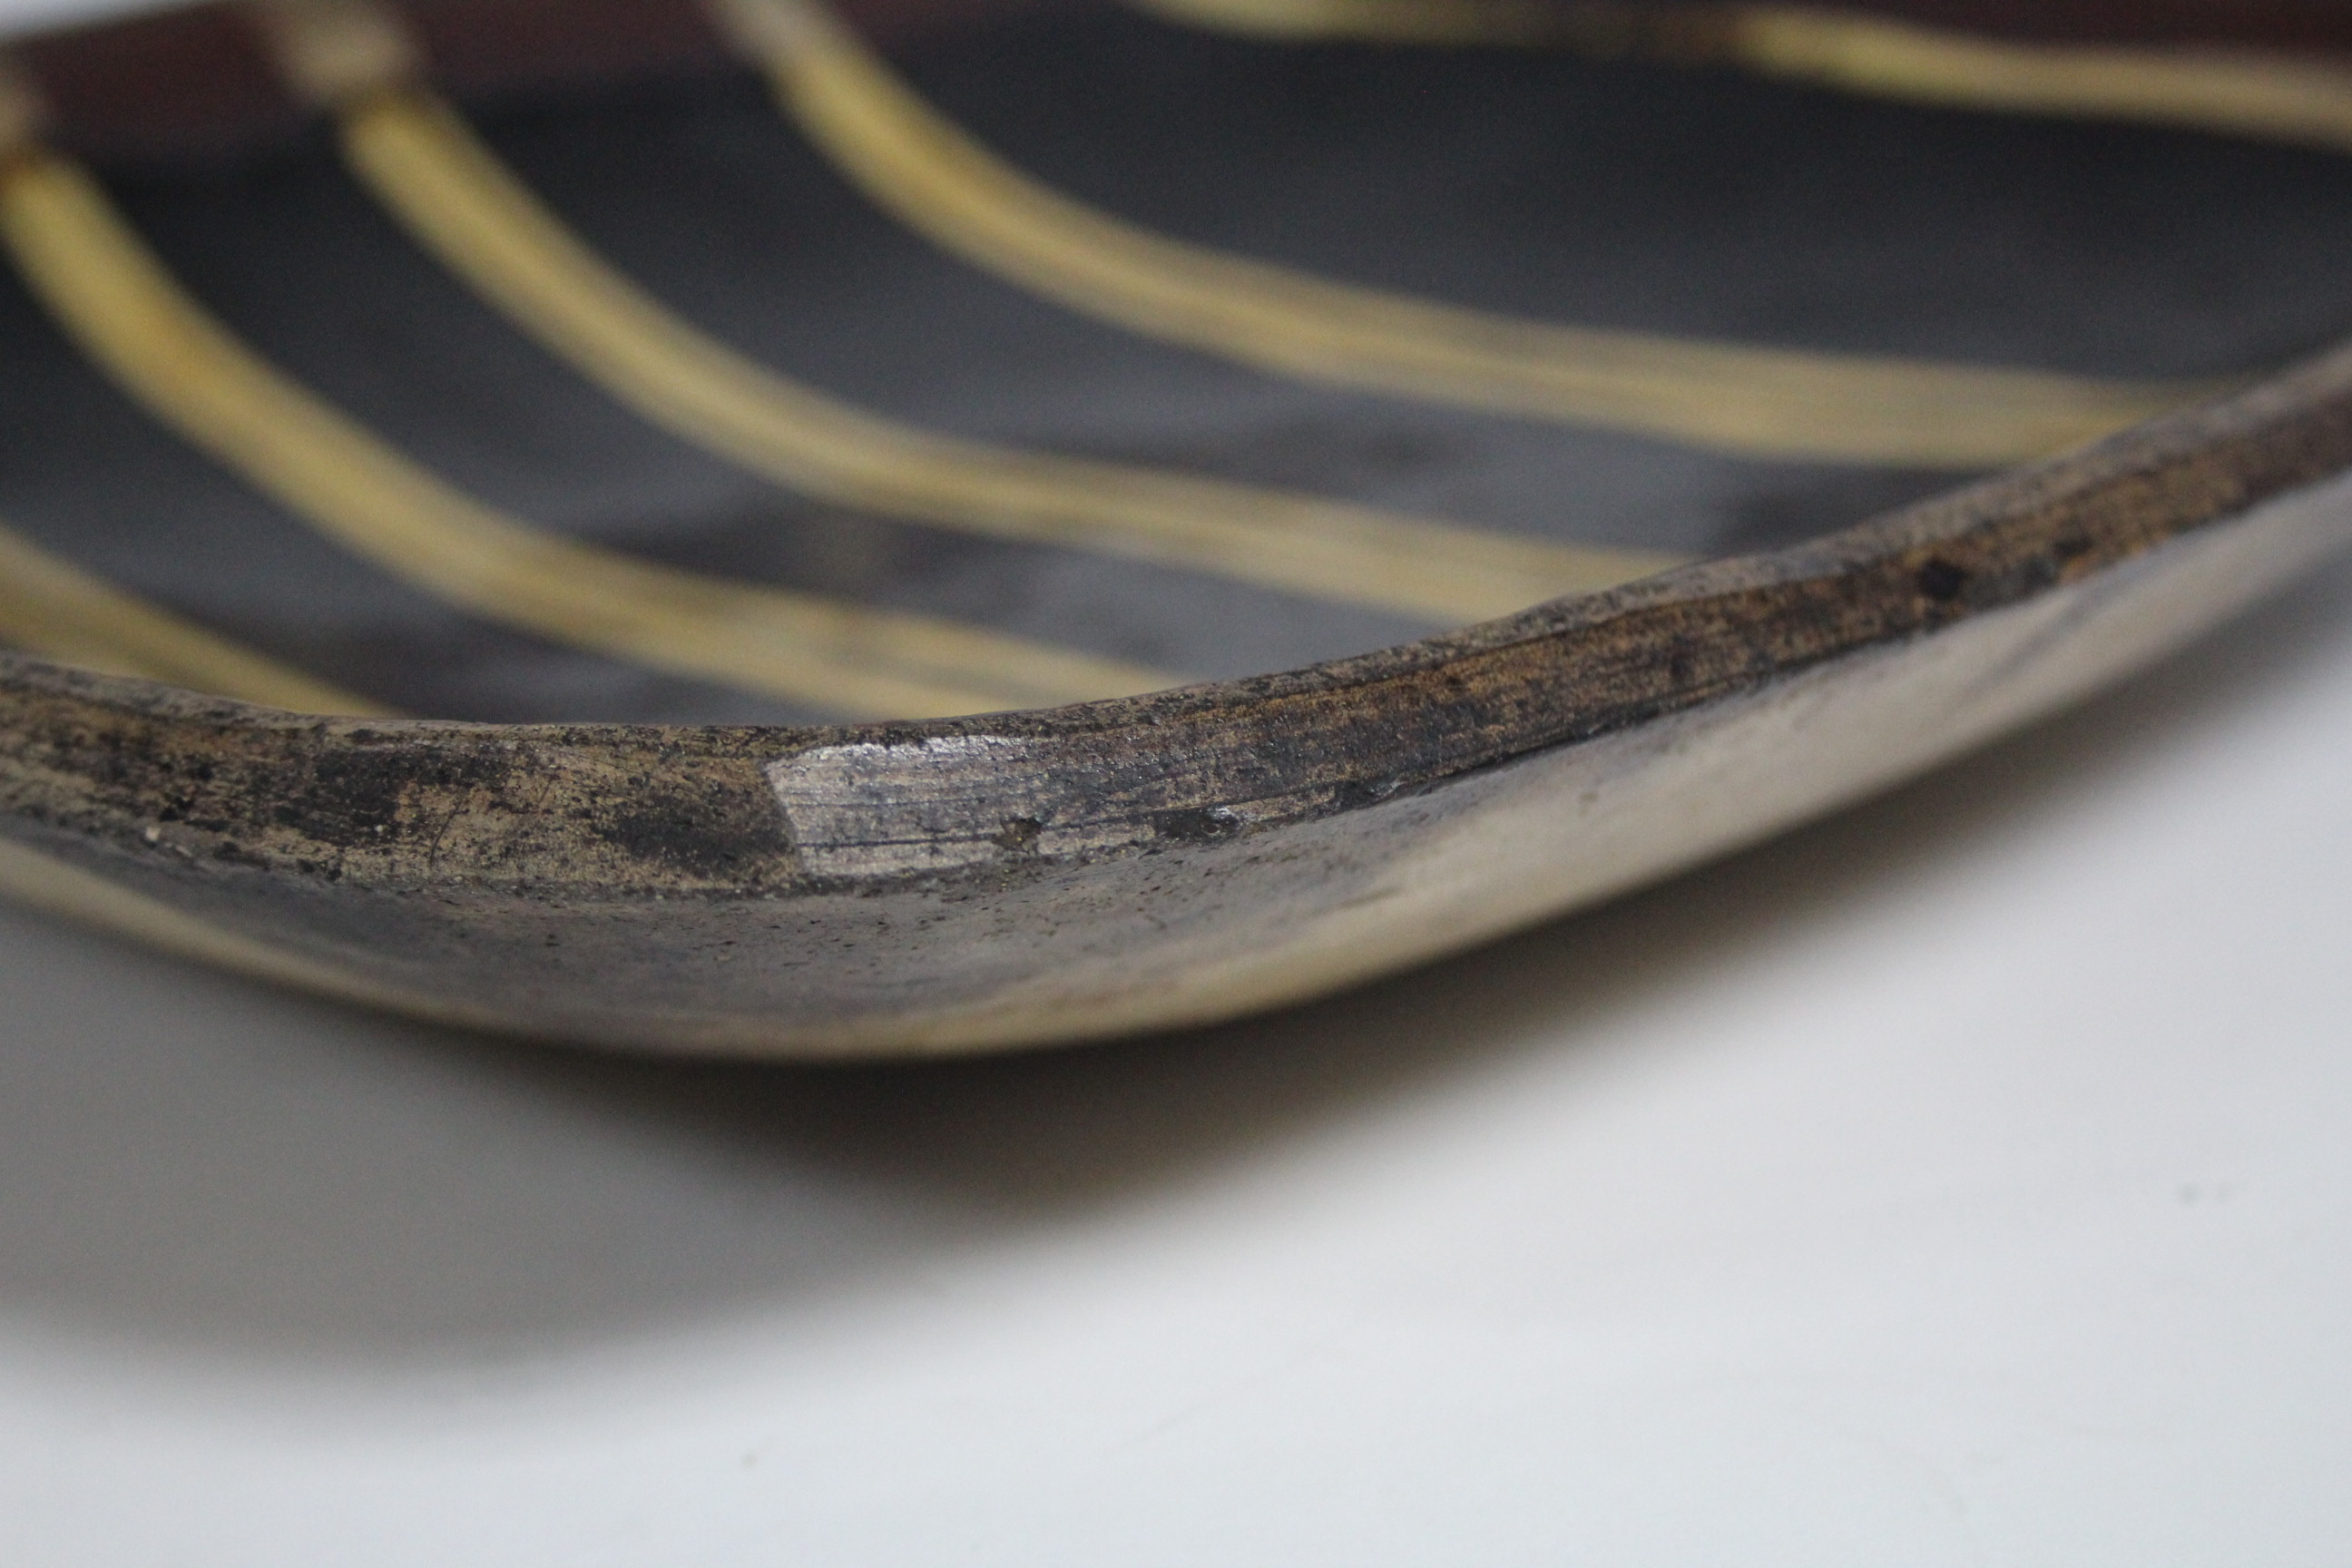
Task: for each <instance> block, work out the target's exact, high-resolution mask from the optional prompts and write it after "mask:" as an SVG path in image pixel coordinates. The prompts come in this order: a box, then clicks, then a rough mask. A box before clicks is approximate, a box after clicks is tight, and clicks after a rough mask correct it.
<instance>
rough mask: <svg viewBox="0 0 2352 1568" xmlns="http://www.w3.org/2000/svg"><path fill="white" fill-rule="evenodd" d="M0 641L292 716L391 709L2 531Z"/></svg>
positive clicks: (9, 531) (68, 661) (9, 530)
mask: <svg viewBox="0 0 2352 1568" xmlns="http://www.w3.org/2000/svg"><path fill="white" fill-rule="evenodd" d="M0 642H5V643H7V644H8V645H9V646H11V647H20V648H23V649H25V650H26V652H28V653H37V654H40V655H43V656H44V657H46V658H54V659H57V660H58V661H60V662H62V663H65V664H76V665H80V666H81V667H83V668H86V669H95V670H100V671H102V672H103V673H105V674H108V675H137V676H143V677H145V678H146V679H150V680H164V681H169V682H171V683H172V684H173V685H174V686H184V687H187V688H189V689H191V690H195V691H205V692H210V693H212V694H213V695H215V696H216V697H235V698H238V699H240V700H244V701H247V702H259V703H262V704H264V705H265V706H268V707H271V708H286V709H290V710H293V711H295V712H297V713H339V714H350V715H361V714H368V715H380V714H384V713H389V712H390V711H391V710H390V709H388V708H386V707H384V705H383V704H382V703H380V702H375V701H372V700H369V699H367V698H365V697H361V696H358V695H356V694H354V693H352V692H349V691H345V690H342V689H340V688H338V687H334V686H331V685H329V684H328V683H327V682H325V681H323V680H317V679H312V678H311V677H310V676H308V675H305V674H304V673H303V672H302V671H300V670H299V669H296V668H293V667H292V666H290V665H284V664H280V663H278V661H277V660H276V659H274V658H268V656H266V655H263V654H259V653H256V652H255V651H253V650H252V649H251V648H248V647H240V646H238V645H237V644H236V643H233V642H231V641H229V640H228V639H227V638H226V637H216V636H215V635H214V634H213V633H211V632H208V631H206V630H205V628H204V627H202V626H196V625H194V624H193V623H191V622H188V621H184V620H182V619H181V618H180V617H179V616H175V615H173V614H172V613H171V612H170V611H168V610H165V609H163V608H161V607H159V606H157V605H151V604H149V603H148V602H147V601H145V600H144V599H142V598H139V597H138V596H137V595H132V594H128V593H125V592H124V591H123V590H122V589H121V588H118V587H116V586H115V585H114V584H111V583H109V582H106V581H105V580H103V579H102V578H99V577H94V576H92V575H90V574H89V573H87V572H85V571H83V570H82V569H81V568H80V567H79V566H77V565H75V564H74V563H71V562H69V561H67V560H64V559H62V558H61V557H58V556H56V555H52V554H50V553H49V552H47V551H46V550H44V549H42V548H41V547H40V546H39V545H37V544H36V543H34V542H32V541H31V540H29V539H27V538H26V537H25V536H24V535H23V534H21V533H19V532H17V531H16V530H15V529H13V528H9V527H6V526H5V525H0Z"/></svg>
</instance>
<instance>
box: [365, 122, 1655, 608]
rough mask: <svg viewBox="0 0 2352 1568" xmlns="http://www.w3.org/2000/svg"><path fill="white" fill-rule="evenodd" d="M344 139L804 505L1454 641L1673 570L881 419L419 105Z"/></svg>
mask: <svg viewBox="0 0 2352 1568" xmlns="http://www.w3.org/2000/svg"><path fill="white" fill-rule="evenodd" d="M341 127H342V137H343V146H344V151H345V154H346V156H347V158H348V159H349V161H350V163H351V164H352V168H353V170H354V171H355V172H356V173H357V174H358V175H359V176H360V177H361V179H362V181H363V182H364V183H365V184H368V185H369V186H370V187H372V188H373V190H374V191H375V193H376V195H378V197H379V198H380V199H381V200H382V201H383V203H384V204H385V205H387V206H388V207H389V208H390V209H391V210H392V211H393V212H394V214H395V215H396V216H398V217H399V218H400V219H401V220H402V221H403V222H404V224H405V225H406V226H407V227H408V228H409V230H410V232H411V233H413V234H414V235H415V237H417V239H418V240H419V241H420V242H421V243H422V244H424V245H425V247H427V248H428V249H430V250H432V251H434V252H435V253H436V255H438V256H439V257H440V258H442V260H443V261H444V262H446V264H447V265H448V266H449V267H450V268H453V269H454V270H455V271H457V273H459V274H460V275H462V276H463V277H464V278H465V279H467V281H469V282H470V283H471V284H472V285H473V287H474V288H475V289H477V290H478V291H479V292H480V293H481V294H483V295H484V296H485V297H487V298H488V299H489V300H491V301H493V302H494V303H495V304H496V305H498V306H499V308H500V309H501V310H504V311H505V312H506V313H507V314H508V315H509V316H510V317H512V318H513V319H515V320H516V321H518V322H520V324H521V325H522V326H523V327H524V328H525V329H526V330H527V331H530V332H531V333H532V334H533V335H534V336H536V337H537V338H539V339H540V341H541V342H544V343H545V344H547V345H548V346H549V347H550V348H551V349H552V350H553V351H555V352H556V353H559V354H561V355H562V356H563V357H564V358H565V359H567V360H569V361H570V362H571V363H572V364H573V365H574V366H576V367H577V368H578V369H579V370H580V371H581V372H582V373H583V374H586V375H587V376H589V377H590V378H591V379H593V380H594V381H595V382H597V383H598V384H600V385H602V386H604V388H605V389H606V390H607V391H609V392H611V393H612V394H613V395H614V396H616V397H618V398H620V399H621V400H622V401H623V402H625V403H626V404H628V405H630V406H632V407H634V408H635V409H636V410H637V411H638V412H640V413H641V414H643V415H645V416H646V417H647V418H649V419H651V420H653V421H655V422H656V423H657V424H660V425H663V426H667V427H668V428H669V429H671V430H672V431H674V432H676V433H677V434H678V435H680V436H682V437H686V438H687V439H688V440H690V441H694V442H696V443H698V444H699V445H701V446H703V447H708V448H709V449H710V450H712V451H714V452H716V453H718V454H719V455H720V456H722V457H725V458H729V459H730V460H732V461H734V462H737V463H740V464H741V465H742V466H744V467H745V468H750V469H751V470H753V471H755V472H758V473H761V474H764V475H767V476H768V477H770V478H772V479H777V480H780V481H782V483H784V484H786V485H790V486H792V487H793V488H795V489H800V490H802V491H803V492H805V493H808V494H812V495H816V496H821V497H823V498H824V499H826V500H834V501H837V502H840V503H842V504H844V505H848V506H855V507H860V508H864V509H866V510H873V511H878V512H884V513H887V514H893V515H897V516H900V517H909V518H916V519H919V520H921V521H925V522H929V523H933V524H936V525H938V526H940V527H944V528H951V529H958V530H962V531H968V532H976V533H982V534H988V535H992V536H995V537H999V538H1007V539H1017V540H1023V541H1027V542H1035V543H1045V544H1058V545H1066V546H1071V547H1074V548H1079V549H1089V550H1097V551H1108V552H1115V553H1118V554H1120V555H1125V556H1129V557H1131V558H1134V559H1138V560H1143V561H1150V562H1154V563H1159V564H1161V565H1167V566H1174V567H1180V568H1183V569H1186V570H1189V571H1195V572H1205V573H1212V574H1218V575H1223V576H1227V577H1233V578H1238V579H1240V580H1242V581H1244V582H1248V583H1255V584H1260V585H1262V586H1265V587H1271V588H1276V589H1280V590H1283V591H1285V592H1287V593H1293V594H1306V595H1316V596H1319V597H1324V598H1331V599H1340V600H1346V601H1350V602H1354V603H1358V604H1364V605H1378V606H1381V607H1383V608H1387V609H1391V610H1401V611H1402V612H1404V613H1405V614H1407V615H1412V616H1421V617H1423V618H1425V619H1430V620H1435V621H1441V622H1444V623H1446V624H1449V625H1450V624H1453V623H1455V622H1460V621H1465V620H1483V619H1485V618H1486V617H1488V616H1501V615H1507V614H1510V613H1511V612H1513V611H1516V610H1520V609H1524V608H1526V607H1527V606H1528V605H1532V604H1535V603H1537V602H1538V601H1539V600H1544V599H1550V598H1556V597H1558V596H1559V595H1564V594H1575V593H1587V592H1591V591H1594V590H1597V589H1601V588H1606V587H1610V586H1612V585H1614V584H1619V583H1622V582H1627V581H1629V580H1631V579H1633V578H1636V577H1644V576H1648V575H1649V574H1652V573H1654V572H1659V571H1663V570H1664V569H1665V568H1667V567H1669V566H1672V565H1675V564H1678V563H1679V562H1680V561H1681V559H1682V558H1681V557H1678V556H1673V555H1665V554H1661V553H1658V552H1652V551H1638V550H1615V549H1608V548H1602V547H1578V546H1564V545H1559V544H1552V543H1549V542H1543V541H1539V540H1533V539H1514V538H1511V537H1509V536H1507V535H1503V534H1495V533H1488V532H1484V531H1477V530H1473V529H1469V528H1465V527H1460V526H1457V525H1454V524H1449V523H1445V522H1440V521H1434V520H1424V519H1420V518H1412V517H1406V516H1402V515H1400V514H1395V513H1391V512H1385V511H1381V510H1375V509H1372V508H1370V507H1360V506H1353V505H1349V504H1346V503H1343V502H1339V501H1332V500H1321V499H1318V498H1317V497H1313V496H1307V495H1297V494H1286V493H1283V492H1280V491H1275V490H1266V489H1255V488H1252V487H1249V486H1245V485H1239V484H1230V483H1226V482H1224V481H1222V480H1216V479H1202V478H1197V477H1194V476H1191V475H1185V474H1180V473H1174V472H1170V471H1166V470H1156V469H1150V468H1131V467H1127V466H1124V465H1119V464H1112V463H1098V462H1088V461H1083V460H1080V459H1076V458H1063V457H1056V456H1054V455H1051V454H1047V453H1041V452H1029V451H1023V450H1019V449H1016V448H1013V447H997V446H991V445H988V444H985V443H982V442H979V441H969V440H963V439H960V438H958V437H951V436H943V435H939V434H936V433H933V432H929V431H925V430H920V429H917V428H914V427H912V426H905V425H900V424H898V423H895V422H893V421H891V420H888V419H884V418H880V417H877V416H874V415H871V414H868V413H866V412H865V411H864V410H862V409H859V408H856V407H854V406H852V405H848V404H845V403H843V402H840V401H838V400H836V399H835V398H832V397H829V396H827V395H824V393H821V392H818V391H816V390H815V389H814V388H812V387H809V386H807V385H805V384H801V383H798V382H795V381H793V380H790V379H788V378H786V377H784V376H782V375H780V374H777V373H775V372H773V371H771V370H769V369H767V368H766V367H764V366H762V365H760V364H758V363H753V362H752V361H751V360H749V359H747V358H745V357H744V356H742V355H741V354H739V353H735V352H734V351H733V350H731V349H730V348H728V347H727V346H726V345H725V344H723V343H720V342H718V341H717V340H716V339H713V338H711V337H710V336H709V335H708V334H707V333H704V332H702V331H699V330H698V329H697V328H695V327H693V326H691V325H689V324H688V322H686V321H682V320H680V319H679V318H678V317H677V315H676V314H674V313H673V312H671V311H670V310H667V309H666V308H665V307H664V306H663V305H662V304H661V303H660V302H659V301H658V300H655V299H654V298H653V297H651V296H650V295H648V294H646V292H645V291H644V290H643V289H640V288H638V287H637V286H636V285H635V284H634V283H632V282H631V281H629V279H626V278H625V277H623V276H622V275H621V274H620V273H619V272H618V271H616V270H615V269H614V268H612V267H611V266H610V265H608V264H607V263H605V262H604V260H603V259H601V258H599V257H597V256H596V255H595V254H594V253H593V252H592V251H591V250H589V249H588V248H587V247H585V246H584V245H583V244H582V243H581V241H580V240H579V238H578V237H576V236H575V235H573V234H572V233H571V232H570V231H569V230H567V229H566V228H565V227H564V226H562V223H561V222H560V221H559V220H558V219H557V218H556V217H555V216H554V215H553V214H552V213H551V212H549V211H548V210H547V208H546V207H545V205H543V204H541V202H540V201H539V200H538V199H537V198H536V197H534V196H533V195H531V194H530V191H529V190H528V189H526V188H525V187H524V186H523V185H522V184H520V182H519V181H518V180H516V179H515V177H514V175H513V174H511V173H510V172H509V170H507V169H506V168H505V167H504V166H502V165H501V164H500V163H499V162H498V161H497V159H496V158H495V157H494V156H493V155H492V154H491V153H490V152H489V151H488V149H487V148H485V147H484V146H483V145H482V144H481V142H479V141H478V139H477V138H476V137H475V136H474V135H473V134H472V133H471V132H470V131H468V130H467V127H466V125H465V123H464V122H463V121H460V120H459V119H458V118H457V115H456V114H454V113H453V112H452V111H451V110H449V109H448V108H447V106H446V104H444V103H442V102H441V101H439V100H437V99H436V98H434V97H432V96H430V95H429V94H427V93H425V91H423V90H421V89H413V88H404V87H394V88H385V89H376V90H374V91H372V92H369V93H367V94H364V95H362V96H361V97H359V98H357V99H356V100H352V102H351V103H350V104H349V105H348V106H347V107H346V108H345V109H344V110H343V111H342V113H341Z"/></svg>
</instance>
